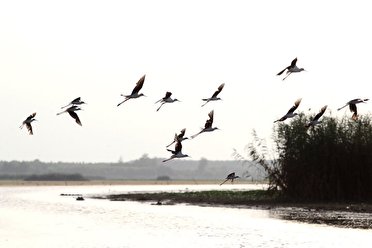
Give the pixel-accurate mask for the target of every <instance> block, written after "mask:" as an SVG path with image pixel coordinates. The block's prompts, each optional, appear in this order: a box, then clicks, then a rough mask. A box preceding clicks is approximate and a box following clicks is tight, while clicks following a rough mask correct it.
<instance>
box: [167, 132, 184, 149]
mask: <svg viewBox="0 0 372 248" xmlns="http://www.w3.org/2000/svg"><path fill="white" fill-rule="evenodd" d="M185 132H186V128H184V129H182V130H181V131H180V134H178V135H177V134H175V135H174V140H173V141H172V143H170V144H169V145H167V146H166V147H170V146H171V145H172V144H174V143H175V142H177V141H181V142H182V141H184V140H186V139H188V138H187V137H184V136H185Z"/></svg>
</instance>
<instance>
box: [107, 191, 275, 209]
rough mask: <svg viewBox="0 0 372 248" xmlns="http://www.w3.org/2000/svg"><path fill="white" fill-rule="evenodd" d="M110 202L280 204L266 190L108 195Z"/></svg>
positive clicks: (273, 195)
mask: <svg viewBox="0 0 372 248" xmlns="http://www.w3.org/2000/svg"><path fill="white" fill-rule="evenodd" d="M107 198H108V199H110V200H112V201H125V200H134V201H157V202H158V201H159V202H167V203H192V204H213V205H215V204H217V205H257V204H273V203H279V202H282V199H281V197H280V196H279V194H272V193H269V192H268V191H266V190H249V191H231V190H226V191H222V190H210V191H190V192H182V193H173V192H161V193H130V194H118V195H109V196H107Z"/></svg>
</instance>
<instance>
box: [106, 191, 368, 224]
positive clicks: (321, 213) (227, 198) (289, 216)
mask: <svg viewBox="0 0 372 248" xmlns="http://www.w3.org/2000/svg"><path fill="white" fill-rule="evenodd" d="M103 198H105V199H109V200H111V201H141V202H145V203H149V204H152V205H159V206H162V205H173V204H194V205H199V206H214V207H221V206H223V207H237V208H254V209H265V210H268V211H269V213H270V215H272V216H273V217H275V218H281V219H285V220H291V221H301V222H306V223H314V224H326V225H333V226H338V227H344V228H362V229H372V203H371V202H369V203H351V202H350V203H336V202H331V203H329V202H315V203H314V202H311V203H310V202H306V203H305V202H294V201H290V200H285V199H282V198H280V197H278V195H275V194H274V195H273V194H269V193H267V192H266V191H264V190H252V191H202V192H179V193H167V192H162V193H129V194H115V195H107V196H105V197H103Z"/></svg>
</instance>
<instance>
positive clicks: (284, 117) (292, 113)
mask: <svg viewBox="0 0 372 248" xmlns="http://www.w3.org/2000/svg"><path fill="white" fill-rule="evenodd" d="M301 100H302V98H299V99H297V100H296V101H295V103H294V105H293V106H292V108H290V109H289V110H288V112H287V113H286V114H285V115H284V116H283V117H282V118H280V119H278V120H276V121H274V123H275V122H278V121H285V120H286V119H288V118H292V117H294V116H296V115H298V114H297V113H294V111H295V110H296V109H297V108H298V106H299V105H300V103H301Z"/></svg>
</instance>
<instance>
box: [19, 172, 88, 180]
mask: <svg viewBox="0 0 372 248" xmlns="http://www.w3.org/2000/svg"><path fill="white" fill-rule="evenodd" d="M24 180H25V181H86V180H87V179H86V178H84V177H83V176H82V175H80V174H60V173H50V174H44V175H31V176H28V177H25V178H24Z"/></svg>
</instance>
